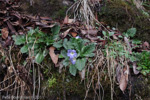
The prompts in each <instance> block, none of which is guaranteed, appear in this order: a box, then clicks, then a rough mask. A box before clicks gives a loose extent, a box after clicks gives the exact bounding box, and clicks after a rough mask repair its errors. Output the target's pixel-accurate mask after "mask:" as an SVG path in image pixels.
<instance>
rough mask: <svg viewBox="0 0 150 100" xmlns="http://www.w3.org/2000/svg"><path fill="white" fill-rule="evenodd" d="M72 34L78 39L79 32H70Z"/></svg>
mask: <svg viewBox="0 0 150 100" xmlns="http://www.w3.org/2000/svg"><path fill="white" fill-rule="evenodd" d="M70 33H71V35H72V36H73V37H76V36H77V34H78V33H77V32H70Z"/></svg>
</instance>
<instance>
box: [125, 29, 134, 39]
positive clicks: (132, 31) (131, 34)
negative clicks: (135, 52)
mask: <svg viewBox="0 0 150 100" xmlns="http://www.w3.org/2000/svg"><path fill="white" fill-rule="evenodd" d="M126 34H128V36H129V37H134V36H135V34H136V28H130V29H128V30H127V32H126Z"/></svg>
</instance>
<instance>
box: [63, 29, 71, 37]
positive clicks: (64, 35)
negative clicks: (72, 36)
mask: <svg viewBox="0 0 150 100" xmlns="http://www.w3.org/2000/svg"><path fill="white" fill-rule="evenodd" d="M71 29H72V28H69V29H67V30H66V31H65V32H64V33H62V36H63V38H65V37H66V36H67V34H68V33H69V31H70V30H71Z"/></svg>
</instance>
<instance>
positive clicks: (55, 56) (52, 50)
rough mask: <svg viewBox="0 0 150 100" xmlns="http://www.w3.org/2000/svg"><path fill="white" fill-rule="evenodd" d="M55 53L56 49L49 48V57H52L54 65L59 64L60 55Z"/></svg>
mask: <svg viewBox="0 0 150 100" xmlns="http://www.w3.org/2000/svg"><path fill="white" fill-rule="evenodd" d="M54 51H55V47H53V46H51V47H50V48H49V55H50V57H51V59H52V61H53V63H54V64H57V62H58V57H59V55H58V54H57V55H56V54H55V53H54Z"/></svg>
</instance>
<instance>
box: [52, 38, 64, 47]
mask: <svg viewBox="0 0 150 100" xmlns="http://www.w3.org/2000/svg"><path fill="white" fill-rule="evenodd" d="M62 42H63V40H60V41H57V42H54V43H53V46H54V47H56V48H57V49H58V48H61V47H62V46H63V44H62Z"/></svg>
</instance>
